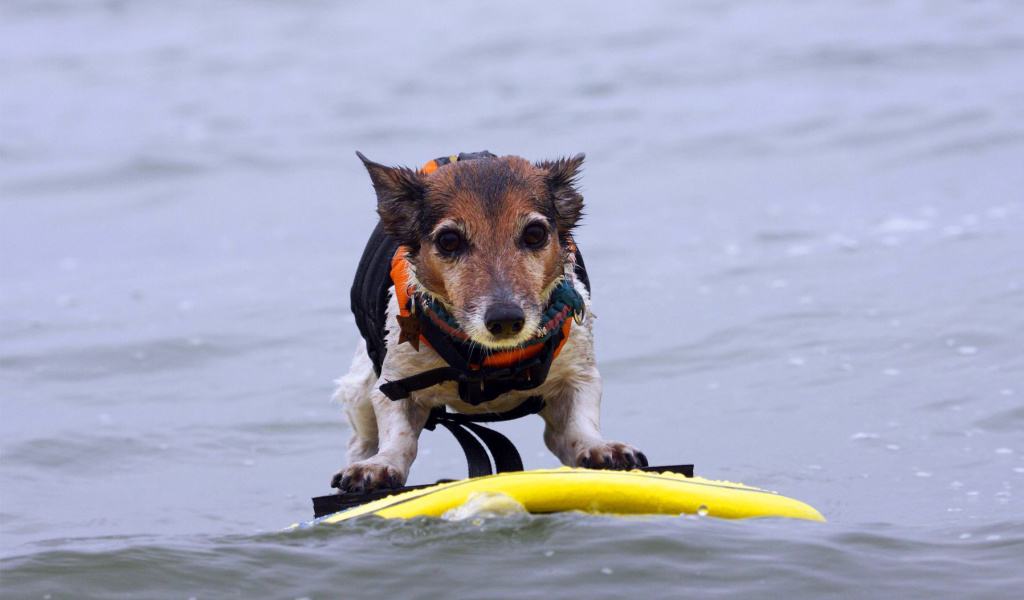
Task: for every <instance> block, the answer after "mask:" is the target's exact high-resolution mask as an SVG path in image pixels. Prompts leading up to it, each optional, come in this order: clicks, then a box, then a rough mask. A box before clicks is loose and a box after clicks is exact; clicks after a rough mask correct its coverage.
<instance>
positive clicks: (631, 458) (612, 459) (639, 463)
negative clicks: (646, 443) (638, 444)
mask: <svg viewBox="0 0 1024 600" xmlns="http://www.w3.org/2000/svg"><path fill="white" fill-rule="evenodd" d="M576 466H577V467H581V468H584V469H612V470H616V471H628V470H631V469H636V468H639V467H646V466H647V457H646V456H645V455H644V453H643V452H640V451H639V450H637V449H636V448H634V447H632V446H630V445H628V444H623V443H621V442H608V441H602V442H600V443H598V444H595V445H593V446H591V447H590V448H587V449H586V450H584V451H583V452H581V453H580V454H579V456H577V457H576Z"/></svg>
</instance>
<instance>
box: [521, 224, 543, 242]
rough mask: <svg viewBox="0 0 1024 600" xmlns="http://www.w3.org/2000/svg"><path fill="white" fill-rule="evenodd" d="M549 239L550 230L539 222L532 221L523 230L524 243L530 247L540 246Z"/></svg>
mask: <svg viewBox="0 0 1024 600" xmlns="http://www.w3.org/2000/svg"><path fill="white" fill-rule="evenodd" d="M546 241H548V230H547V228H545V227H544V226H543V225H541V224H539V223H531V224H529V225H527V226H526V229H524V230H523V243H524V244H526V246H527V247H529V248H540V247H541V246H543V245H544V242H546Z"/></svg>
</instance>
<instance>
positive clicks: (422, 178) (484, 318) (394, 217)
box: [331, 154, 647, 491]
mask: <svg viewBox="0 0 1024 600" xmlns="http://www.w3.org/2000/svg"><path fill="white" fill-rule="evenodd" d="M359 157H360V159H362V160H363V163H364V165H365V166H366V169H367V170H368V171H369V174H370V179H371V180H372V182H373V187H374V190H375V191H376V193H377V212H378V214H379V215H380V218H381V221H382V222H383V225H384V231H385V232H386V233H387V234H389V235H391V236H393V237H394V238H395V239H396V240H397V241H398V242H399V243H400V244H402V245H404V246H406V247H407V248H408V254H407V258H408V261H409V264H410V265H411V271H412V276H411V285H412V286H413V287H414V288H415V289H417V290H420V291H422V292H425V293H427V294H429V295H430V296H431V297H433V298H436V299H439V300H440V301H441V302H443V303H444V305H445V306H446V307H447V308H448V311H449V312H450V314H451V315H453V316H454V317H455V318H456V319H457V321H458V323H459V324H460V326H461V328H462V329H463V331H464V332H465V333H466V334H467V335H468V336H469V338H470V340H471V341H472V342H475V344H478V345H479V346H480V347H482V348H485V349H488V350H500V349H507V348H512V347H516V346H517V345H519V344H522V343H524V342H525V341H527V340H529V339H530V337H531V336H535V335H537V332H538V327H539V326H540V324H541V322H542V318H543V315H544V311H545V309H546V308H547V302H548V295H549V294H551V292H552V289H553V288H554V287H555V285H556V284H557V283H558V282H559V281H561V278H562V277H563V276H564V274H565V273H566V268H567V265H568V263H570V262H571V261H572V251H571V243H572V242H571V235H570V234H571V232H572V230H573V229H574V228H575V227H576V225H577V223H578V222H579V220H580V217H581V214H582V209H583V196H582V195H580V193H579V192H578V190H577V187H576V178H577V175H578V173H579V170H580V166H581V165H582V163H583V158H584V155H583V154H579V155H577V156H575V157H573V158H571V159H562V160H556V161H547V162H539V163H531V162H529V161H527V160H525V159H523V158H520V157H518V156H503V157H493V156H492V155H489V154H488V157H487V158H482V159H477V160H465V161H458V162H452V163H450V164H447V165H445V166H443V167H441V168H438V169H437V170H435V171H433V172H432V173H430V174H427V173H425V172H424V171H415V170H411V169H407V168H399V167H394V168H392V167H386V166H383V165H380V164H377V163H374V162H372V161H369V160H367V159H366V158H365V157H364V156H362V154H359ZM573 285H574V287H575V288H576V290H577V291H578V292H579V293H580V295H581V296H582V298H583V300H584V303H585V305H586V310H587V312H588V313H589V314H590V315H591V317H592V313H591V312H590V296H589V293H588V291H587V290H586V289H585V287H584V286H583V285H582V284H581V283H580V282H579V281H574V283H573ZM399 312H400V311H399V307H398V302H397V300H396V299H395V293H394V288H391V297H390V302H389V304H388V307H387V323H389V324H393V323H395V320H396V318H397V316H398V315H399ZM593 323H594V319H593V318H589V319H587V320H585V321H584V322H583V323H582V324H580V325H577V326H574V327H572V328H571V330H570V333H569V336H568V338H567V339H566V341H565V343H564V346H563V347H562V350H561V352H560V353H559V354H558V356H557V358H556V359H555V360H554V361H553V362H552V363H551V367H550V371H549V373H548V376H547V379H546V381H545V382H544V383H543V384H542V385H541V386H540V387H539V388H537V389H533V390H529V391H510V392H508V393H505V394H503V395H501V396H499V397H497V398H496V399H494V400H491V401H489V402H486V403H483V404H481V405H477V406H473V405H470V404H468V403H466V402H464V401H463V400H462V399H460V397H459V395H458V393H457V391H456V385H455V383H452V382H449V383H445V384H441V385H436V386H433V387H430V388H427V389H423V390H420V391H417V392H414V393H412V394H411V396H410V397H409V398H406V399H404V400H400V401H393V400H390V399H388V398H387V397H386V396H385V395H384V394H383V393H382V392H381V390H380V389H378V386H379V385H380V384H382V383H384V382H385V381H394V380H397V379H402V378H405V377H409V376H412V375H415V374H417V373H421V372H424V371H426V370H429V369H435V368H438V367H442V366H445V362H444V360H443V359H442V358H441V357H440V356H439V355H438V354H437V353H436V352H434V351H433V350H432V348H430V347H429V346H427V345H419V344H417V345H419V346H420V347H419V348H418V349H416V348H414V347H413V345H412V344H401V343H399V337H400V331H399V328H398V327H394V326H390V327H388V332H387V335H386V338H385V342H386V347H387V353H386V355H385V357H384V359H383V363H382V366H381V373H380V376H379V377H378V375H377V374H376V372H375V369H374V366H373V364H372V363H371V360H370V358H369V356H368V354H367V346H366V343H365V342H360V344H359V347H358V348H357V349H356V354H355V358H354V359H353V361H352V365H351V368H350V371H349V373H348V374H347V375H345V376H344V377H342V378H341V379H340V380H339V381H338V384H339V387H338V390H337V392H336V394H335V398H336V399H337V400H339V401H340V402H341V404H342V406H343V407H344V410H345V413H346V416H347V417H348V421H349V423H350V424H351V427H352V437H351V439H350V440H349V444H348V463H349V464H348V466H346V467H345V468H343V469H341V470H340V471H338V473H337V474H336V475H335V476H334V478H333V480H332V482H331V485H332V487H337V488H340V489H342V490H346V491H358V490H363V489H369V488H386V487H398V486H401V485H403V484H404V483H405V481H406V478H407V477H408V474H409V468H410V467H411V465H412V463H413V461H414V460H415V459H416V453H417V443H418V438H419V435H420V432H421V431H422V429H423V427H424V424H425V422H426V421H427V417H428V415H429V413H430V410H431V409H432V408H435V407H438V406H443V405H447V406H448V407H450V408H451V409H452V410H454V411H456V412H461V413H485V412H501V411H506V410H510V409H512V408H514V407H516V406H518V405H519V404H520V403H522V402H523V401H524V400H525V399H526V398H527V397H528V396H536V395H542V396H543V398H544V401H545V407H544V409H543V410H542V411H541V412H540V415H541V417H542V418H543V419H544V422H545V430H544V442H545V443H546V445H547V447H548V448H549V449H550V450H551V452H553V453H554V454H555V456H557V457H558V459H559V460H560V461H561V462H562V463H563V464H565V465H569V466H575V467H590V468H606V469H629V468H633V467H637V466H645V465H646V464H647V459H646V457H644V455H643V454H642V453H641V452H640V451H638V450H637V449H636V448H634V447H632V446H629V445H626V444H623V443H620V442H613V441H609V440H605V439H603V438H602V437H601V432H600V428H599V418H600V415H599V412H600V405H601V375H600V374H599V373H598V370H597V364H596V362H595V358H594V344H593V332H592V326H593Z"/></svg>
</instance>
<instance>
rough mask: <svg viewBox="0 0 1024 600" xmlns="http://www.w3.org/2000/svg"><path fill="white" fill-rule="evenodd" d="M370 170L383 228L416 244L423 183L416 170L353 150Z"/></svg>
mask: <svg viewBox="0 0 1024 600" xmlns="http://www.w3.org/2000/svg"><path fill="white" fill-rule="evenodd" d="M356 156H358V157H359V160H361V161H363V166H365V167H366V170H367V171H368V172H369V173H370V180H371V181H372V182H373V190H374V191H375V192H377V214H378V215H380V219H381V221H383V222H384V231H385V232H386V233H389V234H391V235H393V236H395V238H397V239H398V241H399V243H401V244H405V245H411V246H418V245H419V221H420V215H421V214H422V212H423V198H424V196H425V195H426V193H427V185H426V182H424V180H423V175H422V173H420V172H419V171H413V170H412V169H408V168H406V167H385V166H384V165H381V164H377V163H375V162H373V161H372V160H370V159H368V158H366V157H365V156H363V153H362V152H356Z"/></svg>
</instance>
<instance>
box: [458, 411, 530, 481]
mask: <svg viewBox="0 0 1024 600" xmlns="http://www.w3.org/2000/svg"><path fill="white" fill-rule="evenodd" d="M462 426H463V427H465V428H466V429H469V430H470V431H472V432H473V433H475V434H476V437H478V438H480V440H481V441H482V442H483V443H484V445H485V446H487V449H488V450H490V451H491V456H492V457H493V458H494V470H495V472H497V473H511V472H514V471H522V470H523V458H522V457H521V456H519V450H517V449H516V446H515V444H513V443H512V441H511V440H509V439H508V438H507V437H505V436H504V435H502V434H500V433H498V432H497V431H495V430H493V429H488V428H486V427H484V426H483V425H477V424H476V423H464V424H463V425H462ZM470 477H472V475H470Z"/></svg>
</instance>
